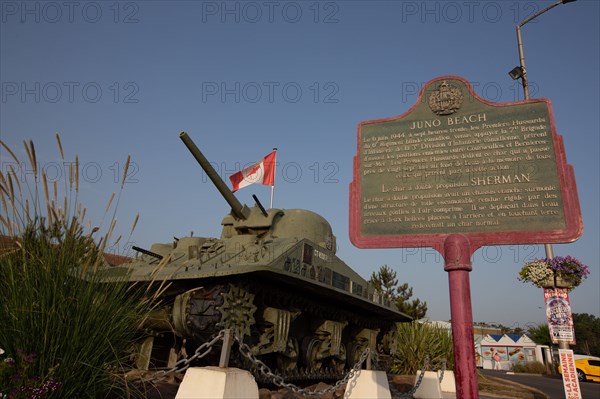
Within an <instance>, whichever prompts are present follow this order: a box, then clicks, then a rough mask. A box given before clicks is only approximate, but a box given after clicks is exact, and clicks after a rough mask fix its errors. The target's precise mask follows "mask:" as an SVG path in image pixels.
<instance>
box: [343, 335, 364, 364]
mask: <svg viewBox="0 0 600 399" xmlns="http://www.w3.org/2000/svg"><path fill="white" fill-rule="evenodd" d="M365 348H366V347H365V346H363V345H360V344H359V343H358V342H356V341H353V342H350V343H348V356H347V362H348V368H349V369H351V368H353V367H354V365H355V364H356V362H358V361H359V360H360V356H361V355H362V354H363V351H364V350H365Z"/></svg>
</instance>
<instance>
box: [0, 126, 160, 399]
mask: <svg viewBox="0 0 600 399" xmlns="http://www.w3.org/2000/svg"><path fill="white" fill-rule="evenodd" d="M57 139H58V136H57ZM0 144H2V146H4V148H5V149H7V150H8V152H9V153H10V154H11V156H12V157H13V159H14V160H15V161H16V163H17V165H20V164H21V163H20V162H19V161H18V160H17V158H16V157H15V156H14V153H13V152H12V151H11V150H10V149H9V148H8V147H7V146H6V145H4V143H2V142H0ZM24 144H25V149H26V151H27V154H28V157H29V161H30V165H36V164H37V162H36V159H35V149H34V147H33V143H31V142H30V143H29V145H28V144H27V143H24ZM59 147H60V149H61V155H62V146H60V140H59ZM76 164H77V162H76V163H75V165H76ZM30 170H33V171H34V174H35V185H33V186H27V185H25V184H27V183H26V182H25V183H24V184H23V186H22V185H21V183H23V182H19V177H18V174H17V171H15V170H14V169H11V170H10V171H9V172H8V173H6V174H3V175H0V196H1V198H0V199H1V201H2V202H1V204H2V213H0V216H1V218H0V235H2V236H5V237H9V239H8V240H6V239H5V240H4V245H3V246H0V292H1V293H2V295H0V324H1V325H0V348H2V349H3V350H4V351H5V352H6V353H4V354H3V355H2V356H3V357H2V361H1V362H0V364H1V365H2V367H1V369H0V397H2V396H3V395H7V396H8V397H9V398H29V397H40V398H96V397H98V396H101V395H103V394H104V393H106V392H107V391H108V389H109V388H110V387H111V386H113V385H114V384H115V380H114V378H113V376H114V375H115V374H122V364H123V362H124V361H126V360H127V357H128V348H129V347H130V345H131V343H132V341H133V340H134V337H135V335H136V331H137V327H138V326H139V325H140V323H141V322H142V320H143V318H144V317H145V316H146V314H147V312H148V311H149V309H150V305H149V303H150V302H149V300H146V299H145V298H143V297H142V296H141V294H137V293H135V292H133V291H132V289H131V286H129V285H127V284H126V283H125V282H122V283H120V284H104V283H102V282H101V281H100V279H99V278H98V275H97V273H95V270H96V268H97V267H98V266H99V265H100V264H101V263H102V262H103V261H104V259H103V257H102V248H103V245H98V244H97V243H96V242H95V241H94V239H93V238H92V234H93V232H90V233H85V232H84V227H83V223H82V222H83V218H84V214H85V208H83V207H82V206H80V205H79V204H77V202H76V201H75V203H73V204H70V203H69V201H68V200H69V199H71V198H73V197H74V198H77V192H78V183H77V176H78V172H77V170H74V171H73V169H72V171H71V173H70V176H71V178H70V180H69V182H68V183H65V186H66V191H67V192H66V193H65V199H64V201H63V200H58V198H57V196H58V195H57V192H56V191H57V185H56V183H55V184H54V187H53V188H54V190H53V191H54V192H53V195H52V196H50V195H49V189H48V182H47V181H46V177H45V176H44V175H43V174H42V176H41V178H40V176H39V174H38V171H37V170H36V168H35V167H33V168H32V169H30ZM38 182H42V183H43V186H44V189H43V190H44V191H43V192H44V194H45V201H44V200H43V199H40V198H39V195H38V193H39V192H40V191H41V189H40V188H38V185H37V183H38ZM121 187H122V186H121ZM111 198H112V197H111ZM109 235H110V234H109V233H107V235H106V236H104V237H103V238H102V241H103V242H104V244H105V243H106V242H107V240H108V239H109ZM84 276H85V278H83V277H84ZM36 389H37V390H38V391H37V392H38V394H37V396H35V395H34V394H33V392H34V390H36Z"/></svg>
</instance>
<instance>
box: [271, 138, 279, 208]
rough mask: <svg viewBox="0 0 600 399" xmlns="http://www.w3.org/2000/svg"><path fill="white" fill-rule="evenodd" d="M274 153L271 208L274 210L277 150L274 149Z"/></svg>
mask: <svg viewBox="0 0 600 399" xmlns="http://www.w3.org/2000/svg"><path fill="white" fill-rule="evenodd" d="M273 151H275V165H274V166H273V185H272V186H271V201H270V202H271V203H270V205H269V208H271V209H272V208H273V193H274V192H275V171H276V170H277V148H276V147H273Z"/></svg>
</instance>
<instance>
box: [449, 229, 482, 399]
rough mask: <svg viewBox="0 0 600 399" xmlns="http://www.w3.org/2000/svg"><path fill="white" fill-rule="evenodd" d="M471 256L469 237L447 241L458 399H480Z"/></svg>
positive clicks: (450, 237) (453, 237)
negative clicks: (476, 366) (472, 297)
mask: <svg viewBox="0 0 600 399" xmlns="http://www.w3.org/2000/svg"><path fill="white" fill-rule="evenodd" d="M471 255H472V250H471V243H470V241H469V239H468V238H467V237H465V236H463V235H461V234H451V235H449V236H448V237H447V238H446V240H445V241H444V262H445V265H444V270H445V271H447V272H448V283H449V286H450V317H451V318H452V337H453V345H454V374H455V380H456V397H457V398H458V399H479V390H478V388H477V373H476V371H475V343H474V341H473V312H472V308H471V285H470V283H469V272H470V271H471V270H472V265H471Z"/></svg>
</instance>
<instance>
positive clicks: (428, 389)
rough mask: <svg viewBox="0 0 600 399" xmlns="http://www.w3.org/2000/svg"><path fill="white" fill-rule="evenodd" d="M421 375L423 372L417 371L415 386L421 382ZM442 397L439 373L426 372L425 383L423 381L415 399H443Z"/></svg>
mask: <svg viewBox="0 0 600 399" xmlns="http://www.w3.org/2000/svg"><path fill="white" fill-rule="evenodd" d="M420 375H421V370H419V371H417V376H416V378H415V384H416V383H417V381H419V376H420ZM442 397H443V396H442V388H441V386H440V380H439V379H438V374H437V372H434V371H426V372H425V375H424V376H423V381H421V385H419V388H417V391H416V392H415V393H414V395H413V398H421V399H442Z"/></svg>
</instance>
